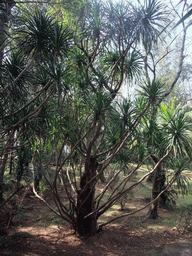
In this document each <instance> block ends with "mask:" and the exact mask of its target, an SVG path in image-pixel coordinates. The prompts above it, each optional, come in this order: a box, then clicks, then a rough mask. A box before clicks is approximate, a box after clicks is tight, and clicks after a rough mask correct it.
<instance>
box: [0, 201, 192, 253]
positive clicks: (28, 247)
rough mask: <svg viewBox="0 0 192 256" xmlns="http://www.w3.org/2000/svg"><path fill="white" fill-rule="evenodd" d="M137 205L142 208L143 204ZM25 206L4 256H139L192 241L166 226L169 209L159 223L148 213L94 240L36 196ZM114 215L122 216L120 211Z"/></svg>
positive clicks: (110, 227)
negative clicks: (68, 223)
mask: <svg viewBox="0 0 192 256" xmlns="http://www.w3.org/2000/svg"><path fill="white" fill-rule="evenodd" d="M137 203H138V204H139V205H140V206H141V204H142V202H141V201H139V200H138V202H137ZM24 205H25V206H24V207H23V209H22V212H21V214H20V215H19V214H18V215H17V216H16V217H15V218H14V219H13V222H14V223H15V226H14V227H13V226H12V227H9V231H8V233H9V236H8V237H7V239H6V242H5V243H4V245H3V246H2V247H1V248H0V255H2V256H3V255H13V256H14V255H16V256H17V255H20V256H24V255H25V256H40V255H46V256H49V255H58V256H59V255H67V256H69V255H78V256H86V255H95V256H102V255H106V256H107V255H110V256H113V255H118V256H122V255H130V256H131V255H134V256H137V255H138V256H139V255H143V253H144V252H147V251H149V250H151V249H153V248H157V247H162V246H163V245H165V244H172V243H175V242H177V241H180V240H181V239H182V240H183V239H187V238H191V237H192V233H181V232H178V230H177V229H176V228H174V227H173V225H174V223H173V224H172V225H165V223H166V220H167V219H169V218H172V215H173V212H170V211H168V210H165V209H161V210H160V212H159V215H160V218H159V219H158V220H156V221H152V220H148V219H147V218H146V217H145V216H146V212H141V213H140V214H138V215H137V216H133V217H131V218H127V219H121V220H120V221H119V222H118V223H115V224H111V225H108V226H106V227H105V228H104V229H103V231H102V232H100V233H99V234H97V235H95V236H93V237H90V238H80V237H78V236H77V235H76V234H74V232H73V230H72V229H71V228H70V227H69V226H68V225H67V224H66V223H64V222H62V220H60V219H58V218H56V217H55V216H54V215H53V214H52V213H51V212H50V211H49V210H48V209H47V207H46V206H45V205H44V204H43V203H42V202H40V201H39V200H38V199H36V198H35V197H34V196H31V197H29V198H26V199H25V202H24ZM136 206H137V204H135V203H134V207H136ZM113 214H114V215H117V214H120V212H119V211H118V210H116V211H114V212H113ZM167 226H168V227H167ZM145 255H146V254H145Z"/></svg>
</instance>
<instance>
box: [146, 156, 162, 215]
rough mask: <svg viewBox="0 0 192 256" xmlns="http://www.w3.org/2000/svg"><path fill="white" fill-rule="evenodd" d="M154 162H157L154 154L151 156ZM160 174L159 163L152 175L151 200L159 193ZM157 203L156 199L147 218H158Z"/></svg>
mask: <svg viewBox="0 0 192 256" xmlns="http://www.w3.org/2000/svg"><path fill="white" fill-rule="evenodd" d="M151 157H152V159H153V161H154V162H155V164H157V163H158V159H157V158H156V157H155V156H153V155H152V156H151ZM160 176H161V165H159V166H158V167H157V169H156V170H155V172H154V176H153V188H152V200H154V199H155V198H156V197H157V196H158V195H159V193H160V190H161V189H160ZM158 205H159V200H156V201H155V202H154V203H153V204H152V205H151V208H150V210H149V218H150V219H157V218H158Z"/></svg>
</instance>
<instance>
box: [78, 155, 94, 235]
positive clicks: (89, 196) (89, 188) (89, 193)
mask: <svg viewBox="0 0 192 256" xmlns="http://www.w3.org/2000/svg"><path fill="white" fill-rule="evenodd" d="M97 165H98V164H97V160H96V159H95V158H93V157H91V158H90V163H89V164H88V167H87V168H85V173H84V174H83V175H82V177H81V181H80V190H79V191H78V197H77V227H76V230H77V233H78V234H79V235H80V236H90V235H94V234H96V233H97V214H93V215H91V216H89V217H87V218H85V216H87V215H88V214H89V213H91V212H93V211H94V208H95V181H94V179H93V180H91V179H92V178H93V177H94V176H95V175H96V169H97Z"/></svg>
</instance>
